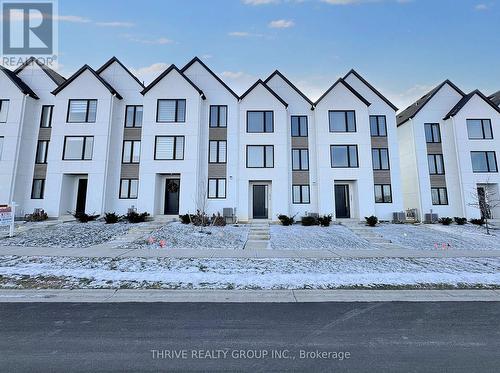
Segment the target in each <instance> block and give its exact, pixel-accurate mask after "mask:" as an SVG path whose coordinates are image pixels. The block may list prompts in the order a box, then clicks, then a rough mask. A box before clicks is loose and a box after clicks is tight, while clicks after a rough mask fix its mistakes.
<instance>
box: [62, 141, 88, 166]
mask: <svg viewBox="0 0 500 373" xmlns="http://www.w3.org/2000/svg"><path fill="white" fill-rule="evenodd" d="M93 149H94V137H93V136H66V137H65V138H64V148H63V160H65V161H88V160H91V159H92V153H93Z"/></svg>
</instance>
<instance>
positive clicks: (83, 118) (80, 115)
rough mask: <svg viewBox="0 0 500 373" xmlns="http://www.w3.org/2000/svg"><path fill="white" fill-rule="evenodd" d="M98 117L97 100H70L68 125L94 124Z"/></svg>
mask: <svg viewBox="0 0 500 373" xmlns="http://www.w3.org/2000/svg"><path fill="white" fill-rule="evenodd" d="M96 115H97V100H69V103H68V117H67V119H66V122H68V123H94V122H95V120H96Z"/></svg>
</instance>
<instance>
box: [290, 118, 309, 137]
mask: <svg viewBox="0 0 500 373" xmlns="http://www.w3.org/2000/svg"><path fill="white" fill-rule="evenodd" d="M292 137H307V115H292Z"/></svg>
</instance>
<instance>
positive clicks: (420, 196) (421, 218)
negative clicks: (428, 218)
mask: <svg viewBox="0 0 500 373" xmlns="http://www.w3.org/2000/svg"><path fill="white" fill-rule="evenodd" d="M410 125H411V136H412V138H413V151H414V153H415V157H414V159H415V167H416V169H417V197H418V210H419V211H418V215H419V216H418V218H419V220H420V221H422V220H423V213H424V212H423V207H422V193H421V189H420V181H421V180H420V168H419V166H418V165H419V162H418V155H417V141H416V138H415V126H414V123H413V118H411V119H410ZM429 192H430V190H429Z"/></svg>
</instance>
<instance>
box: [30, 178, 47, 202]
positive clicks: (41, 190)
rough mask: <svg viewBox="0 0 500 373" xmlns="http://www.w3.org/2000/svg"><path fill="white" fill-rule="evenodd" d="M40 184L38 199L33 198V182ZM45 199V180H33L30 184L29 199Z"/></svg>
mask: <svg viewBox="0 0 500 373" xmlns="http://www.w3.org/2000/svg"><path fill="white" fill-rule="evenodd" d="M39 180H40V181H41V182H42V188H41V189H40V197H35V181H39ZM44 198H45V179H39V178H35V179H33V182H32V184H31V199H44Z"/></svg>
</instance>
